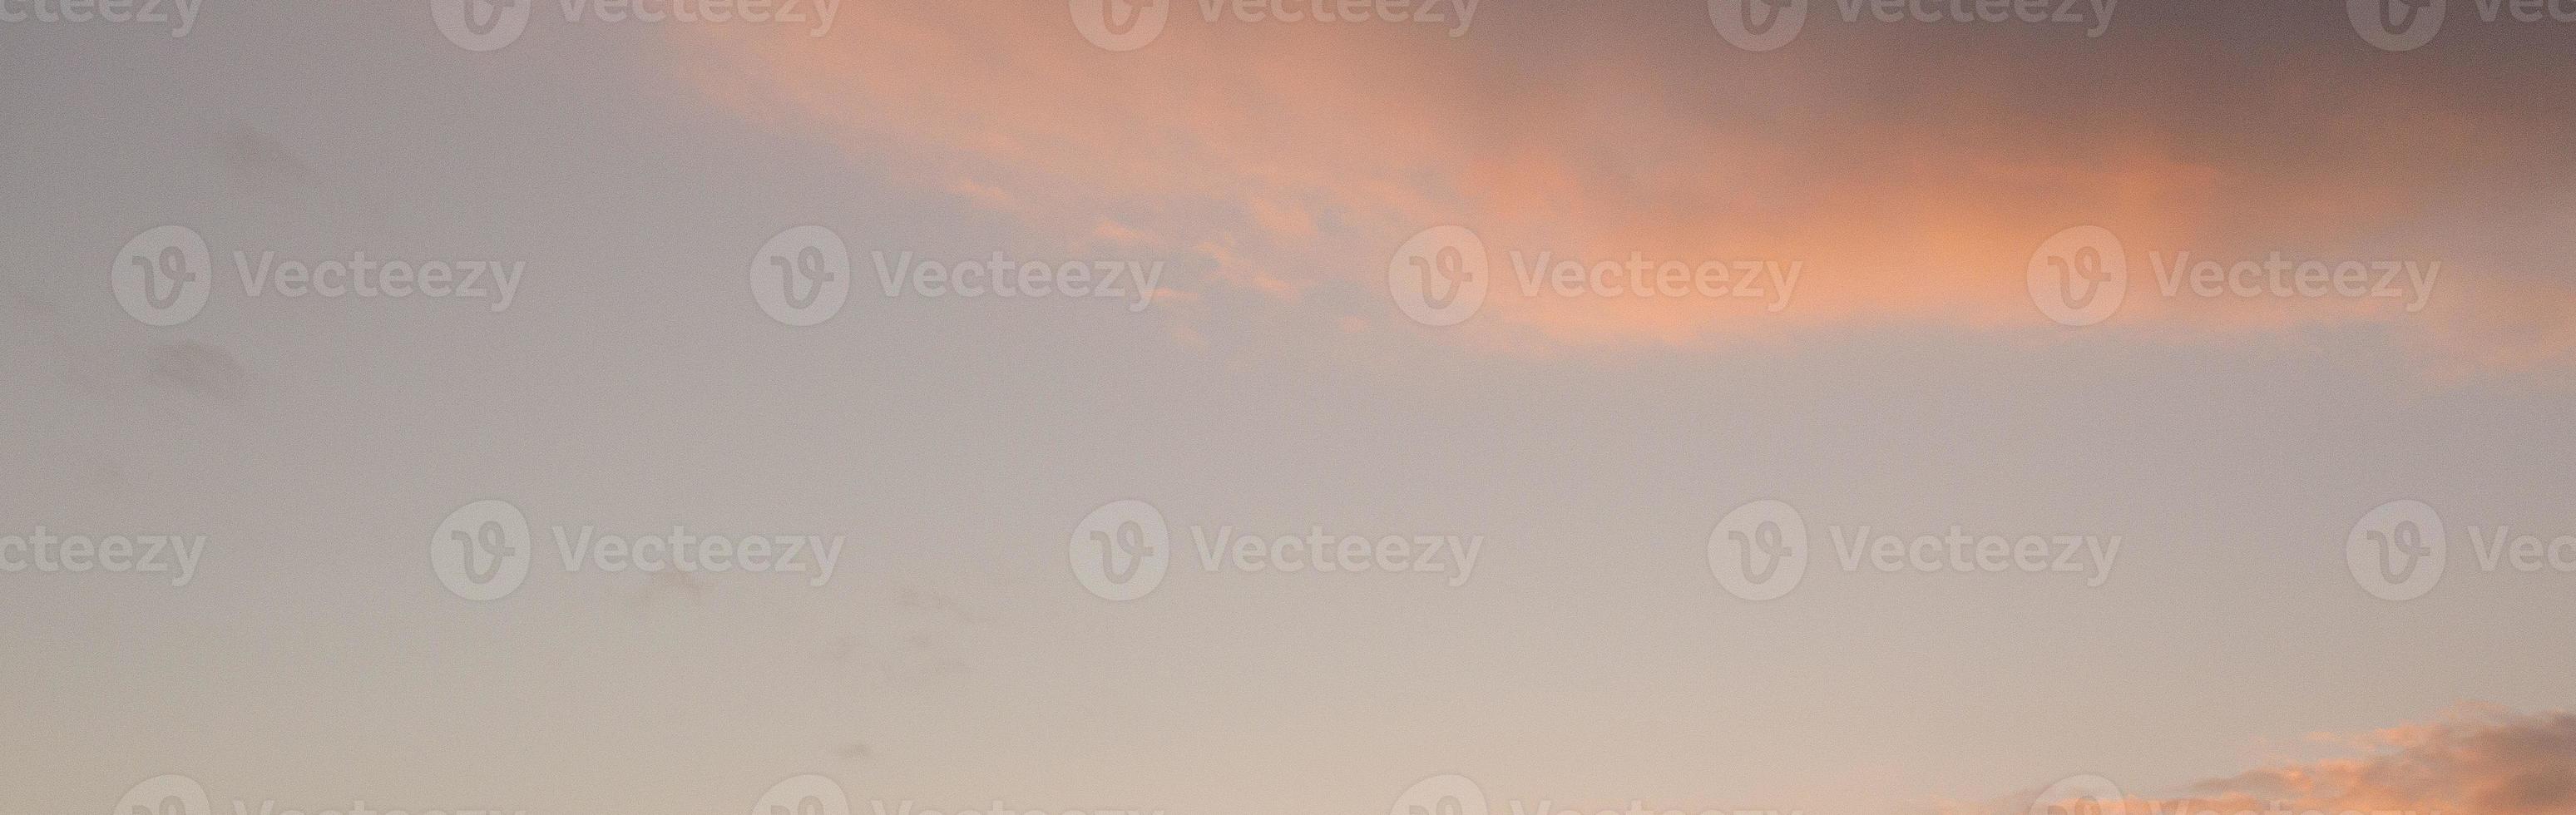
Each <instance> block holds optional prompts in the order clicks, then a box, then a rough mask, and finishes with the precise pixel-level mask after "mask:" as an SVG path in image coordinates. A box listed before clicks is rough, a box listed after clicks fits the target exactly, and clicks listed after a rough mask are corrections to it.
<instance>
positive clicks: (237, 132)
mask: <svg viewBox="0 0 2576 815" xmlns="http://www.w3.org/2000/svg"><path fill="white" fill-rule="evenodd" d="M214 151H215V158H216V159H217V160H219V161H221V162H223V165H224V169H226V170H228V171H231V172H232V174H233V175H234V176H235V177H238V178H240V179H242V180H245V181H250V182H254V183H261V184H311V183H313V182H314V181H315V180H316V179H318V178H319V177H320V176H319V175H318V174H317V173H315V172H313V167H312V165H310V164H306V163H305V162H304V159H303V157H301V156H298V155H296V154H295V151H294V150H291V149H288V148H287V146H286V144H285V143H283V142H280V141H278V140H277V138H276V137H274V136H270V135H268V134H267V133H264V132H261V131H260V130H259V129H258V128H255V127H251V126H249V125H243V124H237V125H234V126H232V127H229V128H226V129H225V130H224V131H223V132H221V133H217V134H215V137H214Z"/></svg>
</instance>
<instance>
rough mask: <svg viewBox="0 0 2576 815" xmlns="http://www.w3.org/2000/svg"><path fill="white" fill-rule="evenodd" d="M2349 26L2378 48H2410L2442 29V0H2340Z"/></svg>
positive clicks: (2416, 46)
mask: <svg viewBox="0 0 2576 815" xmlns="http://www.w3.org/2000/svg"><path fill="white" fill-rule="evenodd" d="M2344 12H2345V13H2346V14H2349V15H2350V16H2351V17H2352V30H2354V31H2356V32H2360V34H2361V38H2362V39H2363V40H2366V41H2368V42H2369V43H2370V44H2371V45H2373V46H2376V47H2378V48H2379V50H2382V51H2413V50H2415V49H2417V48H2422V47H2424V44H2425V43H2429V42H2432V41H2433V35H2435V34H2438V33H2441V31H2442V16H2443V15H2444V14H2446V13H2448V12H2449V8H2448V7H2447V6H2446V5H2445V3H2444V0H2344Z"/></svg>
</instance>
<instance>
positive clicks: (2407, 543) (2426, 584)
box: [2343, 500, 2450, 600]
mask: <svg viewBox="0 0 2576 815" xmlns="http://www.w3.org/2000/svg"><path fill="white" fill-rule="evenodd" d="M2447 540H2449V538H2445V537H2443V532H2442V516H2441V514H2440V513H2437V512H2434V511H2433V508H2432V507H2431V506H2427V505H2426V504H2425V503H2424V502H2422V501H2414V500H2399V501H2390V502H2388V503H2385V504H2381V505H2379V506H2378V507H2377V508H2375V509H2372V510H2371V511H2370V513H2369V514H2367V515H2363V516H2361V521H2360V522H2359V523H2355V524H2353V525H2352V534H2351V535H2349V536H2347V537H2345V538H2344V542H2343V557H2344V565H2346V566H2348V567H2351V569H2352V579H2353V580H2354V581H2355V582H2358V583H2360V584H2361V588H2362V589H2363V590H2364V591H2368V592H2370V594H2371V596H2373V597H2377V598H2379V599H2382V600H2413V599H2415V598H2417V597H2422V596H2424V594H2425V593H2426V592H2430V591H2432V590H2433V586H2434V585H2436V584H2439V583H2441V582H2442V567H2443V565H2444V564H2446V563H2448V562H2449V561H2450V547H2448V546H2446V545H2444V541H2447Z"/></svg>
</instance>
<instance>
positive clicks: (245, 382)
mask: <svg viewBox="0 0 2576 815" xmlns="http://www.w3.org/2000/svg"><path fill="white" fill-rule="evenodd" d="M149 354H150V362H149V365H150V366H151V369H150V370H151V373H150V374H149V377H148V378H149V380H150V381H152V382H153V383H155V384H160V385H164V386H168V387H173V388H177V389H179V390H182V391H186V392H188V393H192V394H196V395H198V396H204V397H208V398H214V399H226V400H229V399H232V398H235V397H237V396H240V395H241V393H242V391H243V389H245V388H247V387H249V384H250V372H249V371H248V370H246V369H244V368H243V367H242V364H241V362H240V361H239V360H236V359H234V358H233V355H232V353H231V352H229V351H225V350H224V349H221V348H217V347H214V346H211V345H206V344H204V343H199V342H193V341H190V342H176V343H158V344H155V345H153V346H152V347H151V349H150V351H149Z"/></svg>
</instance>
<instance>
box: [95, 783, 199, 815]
mask: <svg viewBox="0 0 2576 815" xmlns="http://www.w3.org/2000/svg"><path fill="white" fill-rule="evenodd" d="M214 811H215V810H214V806H213V805H212V804H210V803H208V802H207V800H206V788H205V786H203V785H200V784H198V783H197V780H196V779H193V778H189V777H187V776H184V775H160V776H153V777H151V778H147V779H144V780H143V783H140V784H136V785H134V787H133V788H132V789H128V790H126V791H125V797H123V798H119V799H117V801H116V815H214Z"/></svg>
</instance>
